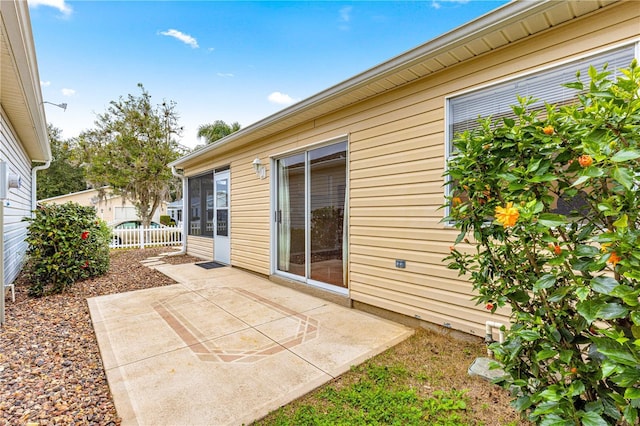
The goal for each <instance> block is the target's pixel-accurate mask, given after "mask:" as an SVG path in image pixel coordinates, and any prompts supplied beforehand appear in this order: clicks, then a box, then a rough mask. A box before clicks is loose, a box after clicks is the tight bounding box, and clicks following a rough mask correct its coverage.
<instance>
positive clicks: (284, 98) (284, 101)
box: [267, 92, 296, 105]
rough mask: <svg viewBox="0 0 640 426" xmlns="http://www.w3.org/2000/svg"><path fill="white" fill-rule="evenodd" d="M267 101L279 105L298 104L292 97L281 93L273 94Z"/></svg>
mask: <svg viewBox="0 0 640 426" xmlns="http://www.w3.org/2000/svg"><path fill="white" fill-rule="evenodd" d="M267 99H268V100H269V102H272V103H274V104H278V105H290V104H292V103H294V102H296V100H295V99H293V98H292V97H291V96H289V95H287V94H284V93H280V92H273V93H272V94H270V95H269V96H268V97H267Z"/></svg>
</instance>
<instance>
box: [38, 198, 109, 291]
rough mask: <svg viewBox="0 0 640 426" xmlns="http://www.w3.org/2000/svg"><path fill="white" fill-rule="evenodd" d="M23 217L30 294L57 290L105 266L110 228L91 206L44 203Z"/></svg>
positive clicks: (107, 257) (95, 272) (90, 275)
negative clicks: (33, 214)
mask: <svg viewBox="0 0 640 426" xmlns="http://www.w3.org/2000/svg"><path fill="white" fill-rule="evenodd" d="M26 220H27V221H29V222H30V224H29V227H28V234H27V243H28V244H29V248H28V250H27V254H28V256H29V259H28V262H27V266H26V271H27V274H28V276H29V279H30V282H31V287H30V288H29V294H30V295H31V296H36V297H40V296H43V295H45V294H52V293H61V292H63V291H64V290H65V289H67V288H68V287H69V286H71V285H72V284H73V283H75V282H76V281H78V280H81V279H85V278H89V277H93V276H98V275H102V274H104V273H106V272H107V270H108V269H109V238H110V235H111V231H110V230H109V228H108V227H107V225H106V223H104V221H102V220H100V219H98V218H96V214H95V210H94V209H93V208H92V207H83V206H80V205H78V204H75V203H65V204H62V205H55V204H51V205H44V206H41V207H39V208H38V209H37V210H36V212H35V217H34V218H28V219H26Z"/></svg>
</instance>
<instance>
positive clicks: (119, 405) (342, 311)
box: [88, 262, 413, 426]
mask: <svg viewBox="0 0 640 426" xmlns="http://www.w3.org/2000/svg"><path fill="white" fill-rule="evenodd" d="M149 265H150V266H151V267H154V268H156V269H157V270H159V271H160V272H163V273H164V274H166V275H168V276H170V277H172V278H173V279H175V280H176V281H177V282H178V284H175V285H171V286H166V287H158V288H153V289H148V290H141V291H136V292H130V293H121V294H114V295H109V296H101V297H96V298H92V299H89V300H88V302H89V308H90V311H91V317H92V320H93V324H94V328H95V331H96V335H97V338H98V344H99V346H100V351H101V355H102V359H103V363H104V367H105V370H106V372H107V379H108V381H109V386H110V388H111V392H112V394H113V398H114V402H115V405H116V409H117V410H118V414H119V415H120V416H121V417H122V424H123V425H124V426H127V425H241V424H248V423H251V422H252V421H254V420H257V419H260V418H261V417H263V416H265V415H266V414H268V413H269V412H270V411H272V410H274V409H276V408H278V407H280V406H282V405H284V404H287V403H288V402H290V401H292V400H294V399H296V398H298V397H300V396H302V395H304V394H305V393H307V392H309V391H311V390H312V389H314V388H316V387H318V386H320V385H321V384H323V383H325V382H328V381H329V380H331V379H332V378H334V377H336V376H338V375H340V374H342V373H344V372H346V371H348V370H349V368H350V367H351V366H352V365H356V364H359V363H361V362H363V361H364V360H366V359H368V358H370V357H372V356H374V355H376V354H378V353H380V352H382V351H384V350H385V349H387V348H389V347H391V346H393V345H395V344H397V343H399V342H401V341H402V340H404V339H406V338H407V337H409V336H410V335H411V334H412V333H413V331H412V329H410V328H408V327H405V326H402V325H399V324H396V323H393V322H390V321H387V320H384V319H381V318H378V317H375V316H373V315H370V314H367V313H363V312H360V311H357V310H353V309H348V308H345V307H342V306H339V305H336V304H333V303H331V302H328V301H326V300H324V299H319V298H316V297H313V296H309V295H307V294H303V293H300V292H297V291H295V290H292V289H290V288H287V287H283V286H280V285H277V284H274V283H272V282H271V281H269V280H267V279H265V278H262V277H259V276H256V275H253V274H250V273H247V272H244V271H241V270H238V269H234V268H230V267H222V268H216V269H209V270H207V269H203V268H201V267H199V266H196V265H194V264H184V265H168V264H163V263H161V262H157V263H155V264H154V263H150V264H149Z"/></svg>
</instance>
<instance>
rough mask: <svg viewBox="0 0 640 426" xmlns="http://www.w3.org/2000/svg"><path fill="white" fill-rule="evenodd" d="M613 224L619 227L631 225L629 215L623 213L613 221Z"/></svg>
mask: <svg viewBox="0 0 640 426" xmlns="http://www.w3.org/2000/svg"><path fill="white" fill-rule="evenodd" d="M613 226H615V227H616V228H618V229H624V228H626V227H627V226H629V217H628V216H627V215H626V214H623V215H622V216H620V218H619V219H618V220H616V221H615V222H613Z"/></svg>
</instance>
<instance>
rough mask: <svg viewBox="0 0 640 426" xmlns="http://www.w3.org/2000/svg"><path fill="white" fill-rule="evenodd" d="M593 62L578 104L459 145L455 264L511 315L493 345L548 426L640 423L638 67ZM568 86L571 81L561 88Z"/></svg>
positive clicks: (482, 132)
mask: <svg viewBox="0 0 640 426" xmlns="http://www.w3.org/2000/svg"><path fill="white" fill-rule="evenodd" d="M621 73H622V75H621V76H619V77H618V78H617V79H616V80H615V81H612V80H611V79H610V78H609V75H610V73H609V72H608V71H603V72H598V71H597V70H596V69H595V68H593V67H592V68H590V70H589V77H590V78H591V82H590V83H582V82H580V81H576V82H572V83H568V84H566V85H565V87H567V88H571V89H576V90H577V92H578V95H577V97H578V102H577V103H576V104H573V105H566V106H562V107H555V106H550V105H549V106H547V109H546V111H543V112H542V114H541V113H540V112H537V111H535V110H534V111H530V110H529V106H530V105H531V100H529V99H520V102H519V104H518V105H515V106H514V107H513V111H514V114H515V116H516V118H513V119H512V118H504V119H502V120H498V121H492V120H490V119H489V120H484V121H482V123H481V126H480V127H479V128H478V129H476V130H474V131H469V132H465V133H463V134H461V135H459V136H458V137H457V138H456V140H455V141H454V145H455V147H456V156H455V157H454V158H452V160H451V161H450V162H449V168H448V172H447V174H448V176H449V178H450V180H451V182H452V184H453V185H454V187H455V191H454V193H453V194H452V195H451V197H449V202H450V203H451V206H452V208H451V216H450V217H448V218H447V219H446V220H451V221H453V222H454V223H455V225H456V227H458V228H459V229H460V234H459V236H458V238H457V240H456V244H459V243H462V242H464V243H465V244H464V245H462V247H460V248H458V247H451V255H450V256H449V257H448V258H447V259H448V260H450V264H449V267H450V268H452V269H457V270H458V271H459V272H460V273H461V274H464V275H467V276H468V277H470V279H471V281H472V282H473V286H474V289H475V290H476V291H477V297H476V300H477V301H478V303H482V304H483V305H484V306H485V307H486V308H487V309H488V310H490V311H491V312H495V310H496V309H497V308H498V307H502V306H506V307H508V308H510V310H511V312H512V318H511V319H512V323H511V328H510V330H509V332H508V333H507V338H506V340H505V342H504V343H503V344H494V345H492V349H493V351H494V353H495V354H496V357H497V358H498V360H500V361H501V362H502V364H503V366H504V370H505V371H506V372H507V376H506V378H504V380H503V381H502V382H501V383H500V384H501V385H502V386H504V387H505V388H508V389H511V390H512V391H513V392H514V393H515V397H516V399H515V401H514V407H515V408H516V409H518V410H519V411H521V412H523V413H527V414H528V418H529V420H531V421H534V422H536V423H538V424H542V425H552V424H553V425H577V424H584V425H605V424H612V425H613V424H638V422H639V419H638V417H639V416H638V409H639V408H640V368H639V366H640V299H639V297H640V209H639V207H640V191H639V189H640V68H638V66H637V64H636V62H635V61H634V62H633V63H632V64H631V67H630V68H628V69H624V70H621ZM559 89H560V88H559Z"/></svg>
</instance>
